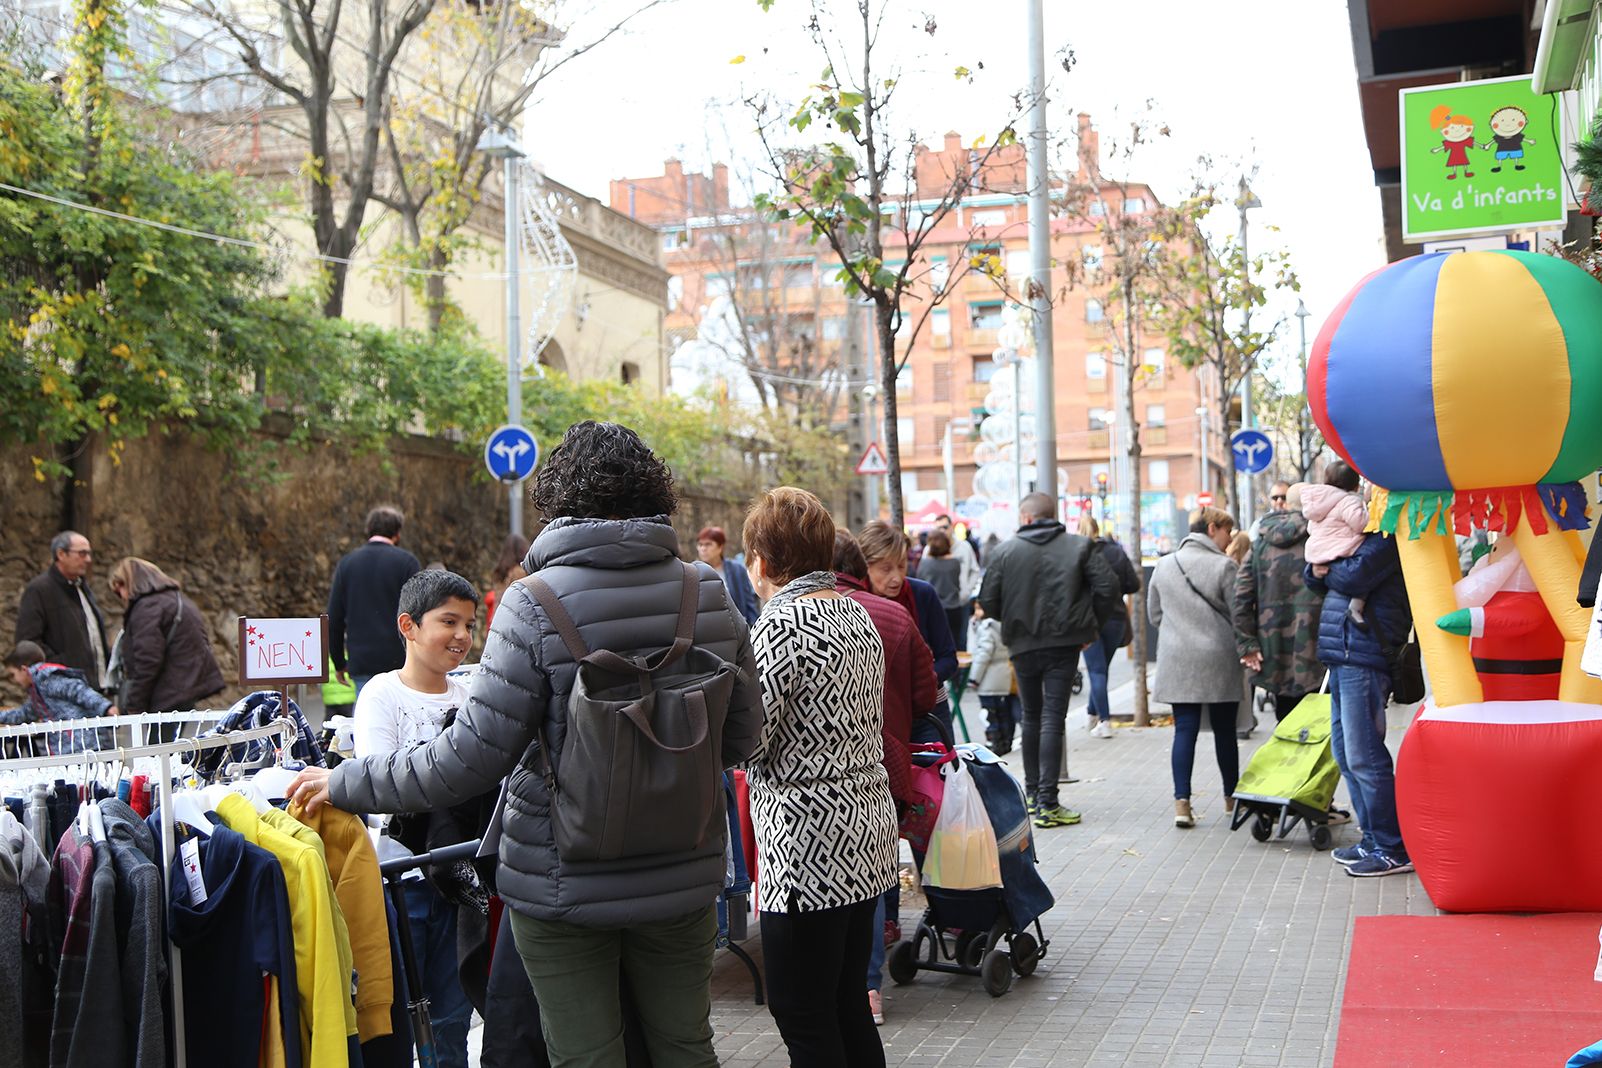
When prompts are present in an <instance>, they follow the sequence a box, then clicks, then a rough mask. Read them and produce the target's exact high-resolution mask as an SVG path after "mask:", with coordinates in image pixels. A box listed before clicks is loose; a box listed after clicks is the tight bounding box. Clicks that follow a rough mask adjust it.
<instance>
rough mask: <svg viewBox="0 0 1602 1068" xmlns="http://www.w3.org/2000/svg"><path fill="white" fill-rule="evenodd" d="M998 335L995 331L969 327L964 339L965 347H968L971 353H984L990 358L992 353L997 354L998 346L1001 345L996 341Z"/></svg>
mask: <svg viewBox="0 0 1602 1068" xmlns="http://www.w3.org/2000/svg"><path fill="white" fill-rule="evenodd" d="M997 333H998V331H997V330H995V329H990V330H983V329H976V328H974V327H969V328H968V331H967V333H966V334H965V335H964V337H963V345H965V346H966V347H967V349H968V351H969V352H978V353H983V354H984V355H987V356H988V355H989V354H990V353H992V352H995V351H996V346H997V345H999V344H1000V342H999V341H997V340H996V334H997Z"/></svg>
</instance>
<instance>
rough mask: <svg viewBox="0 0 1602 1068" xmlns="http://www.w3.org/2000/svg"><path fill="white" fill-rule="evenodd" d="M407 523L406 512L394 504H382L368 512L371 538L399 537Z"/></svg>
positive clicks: (368, 526) (368, 534)
mask: <svg viewBox="0 0 1602 1068" xmlns="http://www.w3.org/2000/svg"><path fill="white" fill-rule="evenodd" d="M405 523H406V514H405V513H404V512H402V511H401V510H400V509H399V508H396V507H395V506H394V505H393V504H381V505H379V506H378V507H377V508H374V509H373V510H372V511H371V512H368V513H367V536H368V537H369V538H398V537H400V532H401V527H402V526H404V525H405Z"/></svg>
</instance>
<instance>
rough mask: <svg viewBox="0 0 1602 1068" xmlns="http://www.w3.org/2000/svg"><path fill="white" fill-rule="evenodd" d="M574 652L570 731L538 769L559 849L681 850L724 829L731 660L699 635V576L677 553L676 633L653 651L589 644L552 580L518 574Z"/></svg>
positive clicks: (571, 857)
mask: <svg viewBox="0 0 1602 1068" xmlns="http://www.w3.org/2000/svg"><path fill="white" fill-rule="evenodd" d="M521 581H522V582H523V584H524V585H526V586H527V587H528V589H529V592H530V593H532V594H533V595H534V599H535V600H537V601H538V602H539V604H540V606H541V607H542V608H544V609H545V615H546V617H547V618H548V619H549V620H550V621H551V625H552V626H553V627H555V628H556V632H557V634H559V635H560V636H561V638H562V642H563V643H564V644H565V645H566V646H567V650H568V652H569V653H570V654H571V655H572V657H573V659H574V661H576V662H577V664H578V673H577V674H576V675H575V676H574V679H573V691H572V693H571V694H570V695H569V696H568V703H567V734H566V736H565V737H564V738H563V740H562V751H561V752H560V753H559V754H557V755H556V760H555V763H554V766H553V762H552V759H551V753H550V742H549V739H548V736H547V735H546V733H545V730H544V728H543V727H541V729H540V746H539V751H540V757H539V771H540V774H541V775H542V776H543V777H544V779H545V786H546V789H547V790H548V791H549V793H550V797H551V824H552V827H553V829H554V830H555V834H556V850H557V853H558V854H559V855H560V856H561V858H562V859H563V860H564V861H596V860H618V859H621V858H625V857H644V856H651V855H653V854H659V853H685V852H689V851H691V850H695V849H699V848H701V847H703V846H705V845H706V844H707V843H708V842H709V841H715V840H717V838H719V837H721V835H722V833H724V831H723V828H724V824H725V822H726V816H725V814H724V811H723V761H722V740H723V720H724V717H725V715H726V714H727V712H728V707H729V699H730V697H731V696H732V695H733V693H734V684H735V681H736V679H737V678H738V676H739V670H740V669H739V668H738V667H737V666H736V665H734V664H731V663H730V662H729V661H727V660H724V659H723V658H722V657H720V656H718V655H717V654H715V653H713V652H710V651H709V650H706V649H702V648H697V647H696V645H695V620H696V613H697V609H698V606H699V605H698V602H699V599H700V587H701V576H700V573H699V572H698V571H697V570H696V568H695V566H694V565H692V564H684V592H683V596H682V598H681V600H680V603H679V618H678V628H677V633H676V634H675V635H674V639H673V644H672V645H670V646H668V647H667V648H665V649H658V650H656V651H654V652H651V653H648V654H647V653H640V652H634V653H618V652H614V651H612V650H609V649H596V650H591V649H590V648H589V647H588V646H586V645H585V644H584V640H583V639H582V638H580V637H579V632H578V627H577V626H576V625H575V624H574V622H573V618H572V617H571V616H570V615H568V614H567V611H566V610H565V609H564V608H563V607H562V604H561V601H560V600H558V598H557V596H556V593H555V591H553V590H552V589H551V588H550V586H548V585H546V584H545V582H544V581H543V580H541V579H540V578H539V577H538V576H537V575H530V576H529V577H528V578H525V579H522V580H521Z"/></svg>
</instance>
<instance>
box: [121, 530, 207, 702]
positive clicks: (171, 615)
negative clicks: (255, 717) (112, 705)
mask: <svg viewBox="0 0 1602 1068" xmlns="http://www.w3.org/2000/svg"><path fill="white" fill-rule="evenodd" d="M111 592H113V593H115V594H116V595H117V596H118V597H120V598H121V599H122V603H123V604H124V605H125V606H126V607H125V608H124V610H123V616H122V635H121V636H120V637H119V638H118V639H117V644H116V647H115V649H114V650H113V653H112V659H113V661H120V662H121V664H122V683H121V685H120V686H119V687H118V693H117V698H118V699H117V705H118V707H119V708H120V709H121V710H122V713H123V714H124V715H137V714H139V713H141V712H174V711H181V710H185V709H190V708H194V707H195V706H196V705H197V704H199V703H200V702H201V701H202V700H204V699H205V698H207V697H210V696H211V695H212V694H215V693H218V692H219V691H221V690H222V688H223V676H222V670H221V669H220V668H218V666H217V658H216V657H215V656H213V655H212V651H211V631H210V628H208V627H207V626H206V620H205V617H204V616H202V615H201V614H200V609H198V608H196V607H195V602H193V601H191V600H190V599H189V598H187V597H185V596H184V595H183V591H182V590H181V589H180V588H179V585H178V580H177V579H174V578H172V577H170V576H169V575H167V573H166V572H164V571H162V570H161V568H159V567H157V566H156V565H155V564H152V563H151V562H150V561H148V560H141V559H140V558H139V557H137V556H130V557H127V558H125V559H123V560H122V561H121V562H119V563H118V564H117V566H116V567H115V568H113V569H112V571H111Z"/></svg>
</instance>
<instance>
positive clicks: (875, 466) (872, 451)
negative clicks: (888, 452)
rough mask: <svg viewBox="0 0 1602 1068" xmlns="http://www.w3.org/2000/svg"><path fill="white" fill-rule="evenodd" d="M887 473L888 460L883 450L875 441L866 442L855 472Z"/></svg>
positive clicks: (866, 473) (864, 473)
mask: <svg viewBox="0 0 1602 1068" xmlns="http://www.w3.org/2000/svg"><path fill="white" fill-rule="evenodd" d="M889 473H890V461H889V460H887V459H885V456H884V450H883V449H881V448H879V443H878V442H877V441H870V442H868V447H867V448H866V449H863V450H862V459H860V460H858V461H857V474H859V475H887V474H889Z"/></svg>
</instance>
